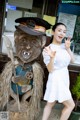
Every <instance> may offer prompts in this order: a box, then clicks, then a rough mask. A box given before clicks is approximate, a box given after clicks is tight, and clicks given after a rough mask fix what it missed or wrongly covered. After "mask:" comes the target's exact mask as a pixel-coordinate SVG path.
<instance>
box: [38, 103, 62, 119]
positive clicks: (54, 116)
mask: <svg viewBox="0 0 80 120" xmlns="http://www.w3.org/2000/svg"><path fill="white" fill-rule="evenodd" d="M44 106H45V102H41V112H40V115H39V118H38V120H41V119H42V114H43V109H44ZM61 109H62V105H58V104H57V105H55V106H54V108H53V109H52V112H51V114H50V117H49V120H59V119H60V114H61Z"/></svg>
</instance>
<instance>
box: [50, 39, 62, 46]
mask: <svg viewBox="0 0 80 120" xmlns="http://www.w3.org/2000/svg"><path fill="white" fill-rule="evenodd" d="M52 44H55V45H61V42H56V41H54V40H53V41H52Z"/></svg>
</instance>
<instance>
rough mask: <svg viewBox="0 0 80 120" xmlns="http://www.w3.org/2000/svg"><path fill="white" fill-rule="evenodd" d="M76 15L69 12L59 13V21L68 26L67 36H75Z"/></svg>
mask: <svg viewBox="0 0 80 120" xmlns="http://www.w3.org/2000/svg"><path fill="white" fill-rule="evenodd" d="M76 18H77V16H76V15H73V14H67V13H61V12H60V13H59V17H58V22H62V23H64V24H65V25H66V26H67V35H66V37H68V36H70V37H71V38H72V37H73V33H74V29H75V23H76Z"/></svg>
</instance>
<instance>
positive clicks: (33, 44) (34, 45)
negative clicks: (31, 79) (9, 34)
mask: <svg viewBox="0 0 80 120" xmlns="http://www.w3.org/2000/svg"><path fill="white" fill-rule="evenodd" d="M14 36H15V47H16V54H17V56H18V57H19V58H20V60H21V61H22V62H24V63H28V62H31V61H33V60H35V59H36V58H37V57H38V56H39V55H40V53H41V47H42V46H41V42H42V39H41V37H37V36H32V35H29V34H26V33H24V32H22V31H20V30H16V31H15V34H14Z"/></svg>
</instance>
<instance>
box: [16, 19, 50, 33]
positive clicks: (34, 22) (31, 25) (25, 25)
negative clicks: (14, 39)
mask: <svg viewBox="0 0 80 120" xmlns="http://www.w3.org/2000/svg"><path fill="white" fill-rule="evenodd" d="M15 22H16V23H20V25H19V26H15V27H16V29H20V30H22V31H24V32H25V33H28V34H30V35H46V30H48V29H50V27H51V24H50V23H48V22H47V21H45V20H43V19H41V18H38V17H22V18H18V19H16V20H15ZM36 26H37V28H39V27H40V28H41V29H35V27H36ZM43 28H44V29H45V31H41V30H42V29H43Z"/></svg>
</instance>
